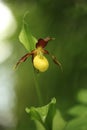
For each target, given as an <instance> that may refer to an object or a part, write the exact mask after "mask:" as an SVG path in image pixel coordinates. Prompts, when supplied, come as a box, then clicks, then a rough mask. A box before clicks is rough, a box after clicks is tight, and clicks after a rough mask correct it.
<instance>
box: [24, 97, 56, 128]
mask: <svg viewBox="0 0 87 130" xmlns="http://www.w3.org/2000/svg"><path fill="white" fill-rule="evenodd" d="M55 104H56V99H55V98H53V99H52V100H51V102H50V103H49V104H47V105H45V106H42V107H37V108H35V107H31V108H30V109H29V108H27V109H26V112H27V113H29V115H30V117H31V118H32V119H33V120H35V121H39V122H40V123H41V124H42V125H43V126H44V128H46V129H47V130H52V124H53V118H54V115H55V112H56V108H55Z"/></svg>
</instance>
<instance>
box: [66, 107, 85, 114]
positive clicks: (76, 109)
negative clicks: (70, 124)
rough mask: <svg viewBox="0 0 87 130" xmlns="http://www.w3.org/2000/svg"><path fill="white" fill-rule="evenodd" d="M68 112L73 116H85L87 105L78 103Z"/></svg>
mask: <svg viewBox="0 0 87 130" xmlns="http://www.w3.org/2000/svg"><path fill="white" fill-rule="evenodd" d="M68 113H69V114H70V115H72V116H83V115H85V114H86V115H87V106H84V105H78V106H75V107H73V108H71V109H70V110H69V111H68Z"/></svg>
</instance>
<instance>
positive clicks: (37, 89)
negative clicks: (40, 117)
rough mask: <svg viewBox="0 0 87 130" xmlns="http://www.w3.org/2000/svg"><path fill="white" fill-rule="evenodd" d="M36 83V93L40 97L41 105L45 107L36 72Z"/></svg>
mask: <svg viewBox="0 0 87 130" xmlns="http://www.w3.org/2000/svg"><path fill="white" fill-rule="evenodd" d="M34 82H35V88H36V93H37V96H38V102H39V105H43V100H42V96H41V92H40V88H39V84H38V80H37V73H36V72H35V71H34Z"/></svg>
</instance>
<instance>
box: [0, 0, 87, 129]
mask: <svg viewBox="0 0 87 130" xmlns="http://www.w3.org/2000/svg"><path fill="white" fill-rule="evenodd" d="M26 14H27V15H26ZM25 15H26V17H25ZM24 17H25V20H26V21H27V23H28V24H29V28H30V31H31V33H32V35H33V36H35V37H36V38H37V39H39V38H46V37H48V36H50V37H53V38H55V40H53V41H50V42H49V43H48V45H47V46H46V50H48V51H49V52H50V53H51V54H52V55H55V56H56V57H57V59H58V60H59V61H60V63H61V64H62V68H63V72H62V71H61V69H60V67H58V66H57V65H56V64H54V63H53V61H52V59H51V57H50V56H49V55H46V57H47V59H48V61H49V69H48V70H47V71H46V72H43V73H37V72H35V73H37V80H38V84H39V88H40V92H41V96H42V100H43V104H39V101H38V95H37V91H36V87H35V80H34V73H33V72H34V71H35V70H34V68H33V65H32V59H31V58H28V59H27V60H26V62H24V63H22V64H20V65H19V66H18V68H17V69H16V70H14V69H13V68H14V65H15V64H16V63H17V61H18V60H19V59H20V58H21V57H22V56H23V55H25V54H26V53H28V51H27V50H26V49H25V47H24V46H23V44H21V42H20V40H19V34H20V32H21V28H22V26H23V18H24ZM53 97H55V98H56V108H57V109H58V110H59V111H60V113H61V115H62V118H63V119H64V120H65V121H66V122H68V121H71V120H72V122H70V124H69V125H68V126H67V129H65V130H73V129H75V130H80V128H81V127H79V128H76V127H72V126H73V124H76V125H77V124H78V122H79V123H80V124H82V126H84V128H83V127H82V129H81V130H87V2H86V0H75V1H74V0H67V1H65V0H1V1H0V130H35V129H36V125H35V124H34V122H33V121H32V120H31V119H30V118H29V115H28V114H27V113H26V111H25V108H26V107H29V108H30V107H31V106H34V107H40V106H41V105H46V104H48V103H49V102H50V100H51V99H52V98H53ZM82 113H84V114H83V115H86V117H83V119H82V118H81V117H80V118H76V119H75V120H74V121H73V119H74V118H75V116H77V117H78V116H79V115H80V116H81V115H82ZM63 119H61V116H60V117H59V119H57V117H55V124H57V122H60V126H59V127H56V126H55V129H54V130H62V123H61V122H62V120H63ZM82 121H83V122H82ZM74 122H75V123H74ZM71 127H72V129H70V128H71ZM60 128H61V129H60ZM37 130H38V129H37ZM40 130H42V129H40Z"/></svg>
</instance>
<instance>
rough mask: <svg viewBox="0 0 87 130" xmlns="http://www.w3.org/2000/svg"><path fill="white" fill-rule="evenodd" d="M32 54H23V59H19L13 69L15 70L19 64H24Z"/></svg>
mask: <svg viewBox="0 0 87 130" xmlns="http://www.w3.org/2000/svg"><path fill="white" fill-rule="evenodd" d="M32 54H33V53H27V54H25V55H24V56H23V57H21V58H20V59H19V61H18V62H17V63H16V65H15V67H14V68H15V69H16V68H17V66H18V65H19V64H20V63H22V62H25V61H26V60H27V58H28V57H29V56H30V55H32Z"/></svg>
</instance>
